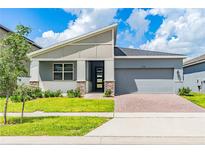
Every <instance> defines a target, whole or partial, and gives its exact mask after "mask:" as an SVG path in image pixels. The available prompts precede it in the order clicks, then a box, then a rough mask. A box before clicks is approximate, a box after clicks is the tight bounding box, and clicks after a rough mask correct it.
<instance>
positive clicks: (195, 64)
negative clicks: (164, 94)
mask: <svg viewBox="0 0 205 154" xmlns="http://www.w3.org/2000/svg"><path fill="white" fill-rule="evenodd" d="M183 67H184V87H189V88H191V90H192V91H194V92H203V93H204V92H205V54H203V55H201V56H198V57H196V58H193V59H191V60H188V61H186V62H184V66H183Z"/></svg>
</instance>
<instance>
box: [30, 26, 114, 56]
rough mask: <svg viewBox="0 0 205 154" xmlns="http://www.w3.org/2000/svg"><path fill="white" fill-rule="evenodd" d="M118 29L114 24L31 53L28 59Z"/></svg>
mask: <svg viewBox="0 0 205 154" xmlns="http://www.w3.org/2000/svg"><path fill="white" fill-rule="evenodd" d="M116 27H117V24H113V25H110V26H107V27H104V28H101V29H98V30H96V31H93V32H90V33H87V34H84V35H81V36H78V37H75V38H72V39H69V40H67V41H63V42H60V43H57V44H55V45H52V46H50V47H47V48H44V49H40V50H37V51H34V52H31V53H29V54H28V57H30V58H32V57H35V56H38V55H40V54H44V53H47V52H49V51H50V50H53V49H57V48H60V47H64V46H66V45H70V44H72V43H74V42H76V41H80V40H82V39H85V38H89V37H92V36H93V35H96V34H101V33H103V32H106V31H108V30H110V29H112V28H116Z"/></svg>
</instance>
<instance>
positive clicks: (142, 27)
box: [127, 9, 150, 38]
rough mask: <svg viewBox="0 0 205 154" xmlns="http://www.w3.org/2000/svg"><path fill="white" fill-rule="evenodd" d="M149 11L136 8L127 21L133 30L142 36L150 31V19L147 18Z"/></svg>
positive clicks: (139, 36) (138, 35)
mask: <svg viewBox="0 0 205 154" xmlns="http://www.w3.org/2000/svg"><path fill="white" fill-rule="evenodd" d="M147 15H148V12H147V11H145V10H142V9H134V10H133V11H132V14H131V15H130V16H129V18H128V19H127V23H128V24H129V26H130V27H131V29H132V30H134V31H135V32H136V36H137V37H138V38H141V37H142V36H143V35H144V33H145V32H147V31H148V28H149V24H150V21H149V20H147V19H145V18H146V16H147Z"/></svg>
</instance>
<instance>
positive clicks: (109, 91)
mask: <svg viewBox="0 0 205 154" xmlns="http://www.w3.org/2000/svg"><path fill="white" fill-rule="evenodd" d="M104 95H105V97H110V96H111V95H112V90H111V89H107V90H106V91H105V92H104Z"/></svg>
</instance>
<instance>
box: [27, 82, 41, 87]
mask: <svg viewBox="0 0 205 154" xmlns="http://www.w3.org/2000/svg"><path fill="white" fill-rule="evenodd" d="M29 84H30V85H31V86H34V87H39V81H30V82H29Z"/></svg>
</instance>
